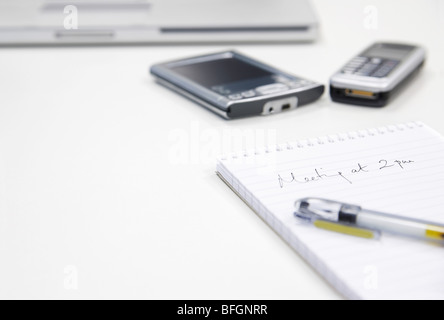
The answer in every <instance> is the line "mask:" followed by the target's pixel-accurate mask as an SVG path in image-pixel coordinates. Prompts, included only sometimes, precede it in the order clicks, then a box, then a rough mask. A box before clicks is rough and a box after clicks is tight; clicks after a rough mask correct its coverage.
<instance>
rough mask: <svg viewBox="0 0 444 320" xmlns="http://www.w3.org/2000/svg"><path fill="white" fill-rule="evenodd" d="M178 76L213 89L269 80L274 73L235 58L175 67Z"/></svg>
mask: <svg viewBox="0 0 444 320" xmlns="http://www.w3.org/2000/svg"><path fill="white" fill-rule="evenodd" d="M173 70H174V71H175V72H177V73H178V74H180V75H182V76H184V77H186V78H188V79H190V80H192V81H194V82H196V83H198V84H200V85H202V86H204V87H206V88H209V89H212V88H214V87H217V86H222V85H227V84H232V83H240V82H244V81H249V80H256V79H261V78H269V77H270V76H271V75H272V73H270V72H269V71H267V70H264V69H261V68H258V67H256V66H254V65H251V64H249V63H246V62H244V61H242V60H240V59H236V58H234V57H230V58H225V59H219V60H212V61H205V62H200V63H196V64H190V65H185V66H178V67H174V68H173Z"/></svg>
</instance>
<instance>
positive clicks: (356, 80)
mask: <svg viewBox="0 0 444 320" xmlns="http://www.w3.org/2000/svg"><path fill="white" fill-rule="evenodd" d="M365 51H366V50H364V51H363V52H365ZM359 55H362V53H361V54H359ZM425 57H426V50H425V49H424V48H422V47H419V46H416V48H415V49H414V50H413V52H412V53H411V54H410V55H409V56H408V57H407V58H406V59H405V60H404V61H402V62H401V64H400V65H399V66H398V67H397V68H396V69H395V70H393V72H391V73H390V74H389V75H388V76H387V77H384V78H372V77H366V76H358V75H350V74H344V73H342V72H341V71H342V68H341V69H340V70H338V71H337V72H336V73H335V74H334V75H333V76H332V77H331V79H330V85H331V86H333V87H335V88H341V89H356V90H362V91H370V92H374V93H380V92H389V91H392V90H393V89H394V88H395V87H396V86H398V85H399V84H400V83H401V82H402V81H403V80H404V79H405V78H406V77H407V76H408V75H409V74H411V73H412V72H413V71H414V70H415V69H417V68H418V66H420V65H421V64H422V63H423V62H424V60H425Z"/></svg>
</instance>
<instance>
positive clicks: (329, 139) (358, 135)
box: [219, 121, 424, 161]
mask: <svg viewBox="0 0 444 320" xmlns="http://www.w3.org/2000/svg"><path fill="white" fill-rule="evenodd" d="M422 126H424V124H423V123H422V122H419V121H416V122H407V123H403V124H398V125H389V126H381V127H377V128H370V129H364V130H359V131H349V132H345V133H337V134H333V135H328V136H321V137H316V138H309V139H302V140H296V141H294V142H286V143H283V144H277V145H271V146H264V147H262V148H256V149H253V150H248V151H247V150H244V151H242V152H237V153H233V154H231V155H230V156H228V157H227V156H222V157H220V158H219V159H220V160H221V161H227V160H231V159H240V158H246V157H250V156H255V155H260V154H267V153H273V152H283V151H286V150H295V149H302V148H307V147H308V148H309V147H316V146H318V145H325V144H332V143H340V142H344V141H347V140H355V139H365V138H368V137H373V136H376V135H384V134H390V133H394V132H396V131H404V130H409V129H414V128H416V127H422Z"/></svg>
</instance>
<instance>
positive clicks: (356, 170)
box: [278, 159, 415, 188]
mask: <svg viewBox="0 0 444 320" xmlns="http://www.w3.org/2000/svg"><path fill="white" fill-rule="evenodd" d="M413 163H415V161H413V160H386V159H381V160H379V161H378V163H376V164H373V165H372V166H370V165H369V164H365V165H364V164H361V163H357V164H356V165H354V166H353V167H350V168H348V169H345V170H341V171H331V170H330V171H327V170H325V169H323V168H315V169H314V170H313V172H312V173H311V174H309V175H306V176H301V177H297V176H296V175H295V174H294V173H293V172H292V173H290V174H289V175H288V177H282V176H281V175H280V174H279V175H278V181H279V186H280V187H281V188H284V187H285V185H287V184H295V183H299V184H307V183H314V182H319V181H322V180H327V179H338V178H339V179H341V180H342V181H344V182H346V183H349V184H353V177H354V176H355V175H356V174H365V173H369V172H372V171H376V170H379V171H382V170H388V169H390V168H392V169H396V168H397V169H399V170H404V169H406V168H407V167H408V166H409V165H412V164H413Z"/></svg>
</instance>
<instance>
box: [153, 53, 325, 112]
mask: <svg viewBox="0 0 444 320" xmlns="http://www.w3.org/2000/svg"><path fill="white" fill-rule="evenodd" d="M150 71H151V74H152V75H153V76H154V77H155V78H156V80H157V81H158V82H159V83H160V84H163V85H165V86H166V87H168V88H170V89H172V90H174V91H176V92H178V93H180V94H182V95H184V96H185V97H188V98H190V99H191V100H193V101H195V102H197V103H199V104H200V105H202V106H204V107H206V108H208V109H209V110H211V111H213V112H215V113H216V114H218V115H220V116H222V117H223V118H225V119H236V118H243V117H249V116H255V115H269V114H273V113H279V112H282V111H287V110H292V109H295V108H296V107H298V106H301V105H304V104H307V103H310V102H313V101H315V100H316V99H318V98H319V97H320V96H321V95H322V94H323V92H324V89H325V88H324V86H323V85H321V84H319V83H316V82H314V81H311V80H307V79H305V78H301V77H297V76H294V75H291V74H289V73H286V72H283V71H280V70H278V69H276V68H273V67H271V66H269V65H267V64H264V63H262V62H259V61H256V60H255V59H252V58H249V57H247V56H245V55H243V54H240V53H238V52H236V51H225V52H221V53H215V54H209V55H204V56H198V57H193V58H188V59H182V60H177V61H172V62H167V63H162V64H157V65H154V66H152V67H151V69H150Z"/></svg>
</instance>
